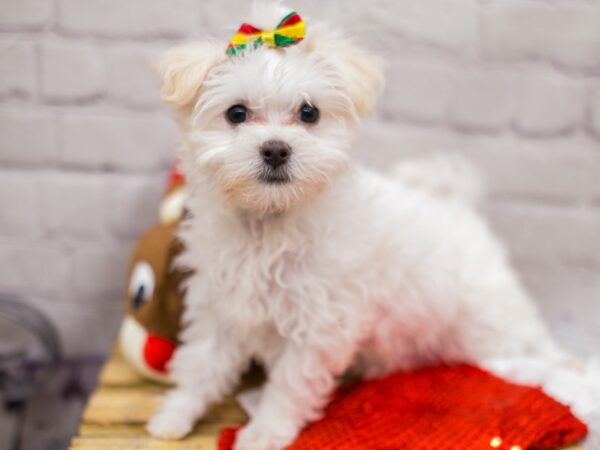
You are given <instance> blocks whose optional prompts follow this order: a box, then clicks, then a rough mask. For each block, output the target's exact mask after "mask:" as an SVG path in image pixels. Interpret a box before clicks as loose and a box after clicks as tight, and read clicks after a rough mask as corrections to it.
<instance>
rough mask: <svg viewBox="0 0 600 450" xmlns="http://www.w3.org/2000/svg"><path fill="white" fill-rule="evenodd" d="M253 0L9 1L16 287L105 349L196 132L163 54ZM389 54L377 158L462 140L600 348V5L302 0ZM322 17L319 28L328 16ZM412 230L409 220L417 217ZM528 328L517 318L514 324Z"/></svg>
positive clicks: (524, 261) (6, 113)
mask: <svg viewBox="0 0 600 450" xmlns="http://www.w3.org/2000/svg"><path fill="white" fill-rule="evenodd" d="M249 4H250V1H249V0H229V1H226V2H225V1H217V0H126V1H122V0H0V291H11V292H17V293H20V294H22V295H23V296H24V297H25V298H26V300H27V301H29V302H31V303H34V304H36V305H38V306H40V307H41V308H43V309H44V310H45V311H47V312H48V314H49V315H50V316H51V317H52V318H53V319H54V320H55V321H56V322H57V323H58V324H59V325H60V328H61V331H62V334H63V337H64V339H65V342H66V345H67V349H68V351H69V352H71V353H97V352H102V351H105V350H106V349H108V348H109V346H110V345H111V342H112V340H113V339H114V332H115V330H116V327H117V326H118V323H119V316H120V314H121V309H122V297H123V294H122V293H123V290H124V284H125V279H124V278H125V268H126V264H127V259H128V257H129V252H130V250H131V247H132V245H133V242H135V239H136V237H137V236H138V234H139V233H140V232H141V231H142V230H144V229H145V228H146V227H148V226H149V225H150V224H151V223H153V222H154V221H155V220H156V213H157V202H158V199H159V197H160V195H161V192H162V189H163V186H164V182H165V174H166V170H167V168H168V166H169V164H170V162H171V160H172V159H173V153H174V148H175V146H176V143H177V131H176V129H175V127H174V125H173V123H172V121H171V118H170V115H169V112H168V111H167V110H166V109H165V108H163V107H162V106H161V105H160V102H159V98H158V95H157V83H156V79H155V77H154V75H153V73H152V72H151V70H150V69H149V65H148V60H149V58H151V57H152V56H153V55H156V53H157V52H159V51H160V50H161V49H164V48H167V47H169V46H171V45H174V44H175V43H177V42H180V41H182V40H186V39H190V38H193V37H197V36H202V35H213V36H220V37H221V38H222V39H223V45H224V47H225V45H226V43H227V40H228V37H229V36H230V35H231V33H233V32H234V31H235V28H236V27H237V26H238V25H239V24H240V23H241V22H242V21H243V20H244V18H245V14H244V11H246V10H247V8H249ZM292 6H295V7H296V8H297V9H298V11H299V12H300V13H301V14H302V15H304V16H305V18H306V20H307V22H308V26H309V30H310V24H311V22H312V19H313V18H315V17H316V18H319V19H325V20H327V21H330V22H333V23H335V24H336V26H342V27H344V28H345V29H346V31H347V33H348V34H351V35H354V36H356V38H357V39H358V40H360V41H361V42H363V43H364V45H366V46H368V47H370V48H371V49H373V50H375V51H379V52H381V53H383V54H384V55H385V56H386V60H387V61H388V67H387V74H388V85H387V88H386V92H385V95H384V97H383V99H382V101H381V102H380V104H379V107H378V109H377V111H376V113H375V115H374V117H373V118H372V119H371V120H370V121H369V122H367V123H366V124H365V127H364V133H363V137H362V139H361V143H360V145H359V150H358V156H359V157H360V158H361V159H362V160H363V161H365V163H367V164H371V165H374V166H377V167H385V166H387V165H389V163H390V161H394V160H397V159H399V158H402V157H405V156H406V155H411V154H412V155H414V154H416V155H419V154H424V153H427V152H430V151H448V150H456V151H460V152H463V153H465V154H466V155H467V156H469V157H470V158H471V159H472V160H473V161H474V162H475V163H476V164H477V165H478V166H479V167H480V168H481V170H482V171H483V172H484V174H485V176H486V178H487V179H488V181H489V186H490V195H489V197H488V200H487V201H486V204H485V211H486V213H487V214H488V215H489V217H490V219H491V220H492V223H493V225H494V227H495V228H496V230H497V231H498V233H500V234H501V235H502V236H503V237H504V238H505V240H506V242H507V243H508V246H509V247H510V249H511V252H512V255H513V257H514V260H515V262H516V264H517V265H518V267H519V269H520V271H521V273H522V274H523V277H524V279H525V282H526V284H527V285H528V286H529V287H530V289H531V290H532V291H533V292H534V294H535V295H536V298H537V299H539V302H540V304H541V305H542V309H543V312H544V314H545V315H546V316H547V317H548V319H549V320H550V321H551V322H552V324H553V327H554V329H555V331H556V334H557V335H558V336H559V337H560V339H562V340H563V341H564V342H565V343H566V344H567V345H569V346H571V347H573V348H575V349H577V350H580V351H588V350H591V349H593V348H594V347H595V348H599V344H600V326H599V324H600V1H598V0H554V1H550V0H481V1H479V0H389V1H382V0H380V1H370V2H366V1H364V2H358V1H352V2H350V1H345V2H343V1H333V0H319V1H315V0H302V1H300V0H297V1H296V2H295V5H292ZM309 32H310V31H309ZM399 232H402V230H399ZM507 326H510V324H507Z"/></svg>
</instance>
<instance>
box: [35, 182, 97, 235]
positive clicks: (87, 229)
mask: <svg viewBox="0 0 600 450" xmlns="http://www.w3.org/2000/svg"><path fill="white" fill-rule="evenodd" d="M107 189H108V185H107V180H105V178H104V177H103V176H102V175H95V174H83V173H81V174H80V173H61V172H59V173H52V174H49V175H47V176H46V177H45V180H44V189H43V206H44V224H45V226H46V229H47V230H48V232H49V233H51V235H52V236H55V237H56V236H60V237H70V238H82V239H85V238H89V239H93V238H97V237H99V236H101V235H102V234H103V233H104V231H105V229H106V221H107V215H108V202H107Z"/></svg>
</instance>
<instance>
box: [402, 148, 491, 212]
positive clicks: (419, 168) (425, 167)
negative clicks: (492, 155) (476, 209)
mask: <svg viewBox="0 0 600 450" xmlns="http://www.w3.org/2000/svg"><path fill="white" fill-rule="evenodd" d="M391 174H392V176H393V177H394V178H396V179H398V180H399V181H401V182H402V183H404V184H406V185H408V186H411V187H414V188H417V189H424V190H427V191H429V192H430V193H432V194H434V195H438V196H440V197H460V198H463V199H464V200H466V201H468V202H470V203H473V204H477V203H479V202H480V201H481V199H482V198H483V195H484V186H483V182H482V180H481V177H480V176H479V173H478V172H477V170H476V169H475V168H474V167H473V165H472V164H471V163H470V162H469V161H468V160H466V159H465V158H463V157H460V156H458V155H452V156H445V155H439V154H438V155H432V156H430V157H427V158H419V159H412V160H406V161H403V162H401V163H399V164H397V165H396V166H395V167H394V168H393V169H392V173H391Z"/></svg>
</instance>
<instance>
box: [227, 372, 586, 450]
mask: <svg viewBox="0 0 600 450" xmlns="http://www.w3.org/2000/svg"><path fill="white" fill-rule="evenodd" d="M236 431H237V430H236V429H232V428H229V429H225V430H223V432H222V433H221V437H220V440H219V450H230V449H231V448H232V445H233V442H234V441H235V434H236ZM586 434H587V427H586V426H585V425H584V424H583V423H582V422H581V421H579V420H578V419H577V418H576V417H575V416H573V414H571V412H570V410H569V408H568V407H566V406H564V405H562V404H560V403H558V402H557V401H555V400H553V399H552V398H550V397H548V396H547V395H546V394H544V393H543V392H542V391H541V390H540V389H538V388H532V387H525V386H519V385H515V384H512V383H508V382H506V381H504V380H502V379H500V378H497V377H495V376H493V375H491V374H489V373H487V372H485V371H483V370H480V369H478V368H476V367H472V366H468V365H459V366H454V367H447V366H440V367H432V368H426V369H422V370H418V371H415V372H410V373H397V374H393V375H389V376H387V377H385V378H381V379H377V380H370V381H364V382H361V383H358V384H356V385H354V386H350V387H346V388H342V389H340V390H339V391H338V392H337V393H336V395H335V396H334V398H333V400H332V402H331V403H330V404H329V406H328V407H327V409H326V413H325V416H324V417H323V418H322V419H321V420H319V421H317V422H314V423H312V424H311V425H309V426H308V427H307V428H306V429H305V430H304V431H303V432H302V433H301V434H300V436H299V437H298V439H297V440H296V442H295V443H294V444H292V445H291V446H289V447H288V449H290V450H324V449H327V450H366V449H368V450H398V449H411V450H457V449H460V450H486V449H501V450H550V449H559V448H562V447H564V446H566V445H568V444H572V443H574V442H577V441H578V440H580V439H582V438H583V437H584V436H585V435H586Z"/></svg>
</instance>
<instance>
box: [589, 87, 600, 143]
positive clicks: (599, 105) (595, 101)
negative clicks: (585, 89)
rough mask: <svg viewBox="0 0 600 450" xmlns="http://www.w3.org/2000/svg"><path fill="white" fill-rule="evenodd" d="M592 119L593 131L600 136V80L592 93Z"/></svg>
mask: <svg viewBox="0 0 600 450" xmlns="http://www.w3.org/2000/svg"><path fill="white" fill-rule="evenodd" d="M590 120H591V123H590V126H591V129H592V131H593V132H594V134H595V135H596V137H598V138H600V82H599V83H597V84H596V86H594V88H593V89H592V93H591V95H590Z"/></svg>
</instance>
